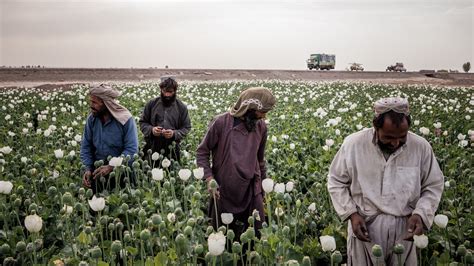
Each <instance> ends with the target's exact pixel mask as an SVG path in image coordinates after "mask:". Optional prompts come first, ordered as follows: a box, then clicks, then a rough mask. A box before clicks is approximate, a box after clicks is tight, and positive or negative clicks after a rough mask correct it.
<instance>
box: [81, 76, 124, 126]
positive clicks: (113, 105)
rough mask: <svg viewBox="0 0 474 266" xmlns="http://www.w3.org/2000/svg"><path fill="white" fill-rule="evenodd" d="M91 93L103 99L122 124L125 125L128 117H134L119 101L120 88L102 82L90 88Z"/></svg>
mask: <svg viewBox="0 0 474 266" xmlns="http://www.w3.org/2000/svg"><path fill="white" fill-rule="evenodd" d="M89 94H90V95H94V96H96V97H98V98H100V99H102V100H103V101H104V104H105V106H106V107H107V109H108V110H109V112H110V113H111V114H112V116H113V117H114V118H115V119H116V120H117V121H119V122H120V124H122V125H125V123H127V121H128V119H130V117H132V114H131V113H130V111H128V110H127V108H125V107H123V106H122V105H120V104H119V103H118V102H117V98H118V97H119V96H120V95H121V93H120V92H119V91H118V90H116V89H114V88H112V87H110V86H108V85H105V84H101V85H99V86H94V87H92V88H91V89H89Z"/></svg>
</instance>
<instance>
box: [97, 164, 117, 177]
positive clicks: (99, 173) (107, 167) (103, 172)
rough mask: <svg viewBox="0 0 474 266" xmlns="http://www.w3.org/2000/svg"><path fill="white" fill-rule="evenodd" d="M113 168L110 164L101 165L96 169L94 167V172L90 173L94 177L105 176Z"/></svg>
mask: <svg viewBox="0 0 474 266" xmlns="http://www.w3.org/2000/svg"><path fill="white" fill-rule="evenodd" d="M113 170H114V167H113V166H110V165H103V166H101V167H99V168H97V169H95V171H94V173H92V175H93V176H94V179H96V178H98V177H101V176H106V175H108V174H110V172H112V171H113Z"/></svg>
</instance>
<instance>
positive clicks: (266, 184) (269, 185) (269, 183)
mask: <svg viewBox="0 0 474 266" xmlns="http://www.w3.org/2000/svg"><path fill="white" fill-rule="evenodd" d="M273 185H274V182H273V180H272V179H270V178H265V179H263V181H262V188H263V191H265V193H270V192H272V191H273Z"/></svg>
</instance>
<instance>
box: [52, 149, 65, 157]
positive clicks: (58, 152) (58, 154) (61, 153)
mask: <svg viewBox="0 0 474 266" xmlns="http://www.w3.org/2000/svg"><path fill="white" fill-rule="evenodd" d="M54 156H55V157H56V158H58V159H61V158H63V157H64V151H63V150H61V149H57V150H54Z"/></svg>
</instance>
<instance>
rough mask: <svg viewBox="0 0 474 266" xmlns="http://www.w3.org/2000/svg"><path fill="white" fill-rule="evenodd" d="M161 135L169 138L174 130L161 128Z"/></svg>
mask: <svg viewBox="0 0 474 266" xmlns="http://www.w3.org/2000/svg"><path fill="white" fill-rule="evenodd" d="M163 136H164V137H165V138H166V139H170V138H172V137H173V136H174V130H172V129H165V130H163Z"/></svg>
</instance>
